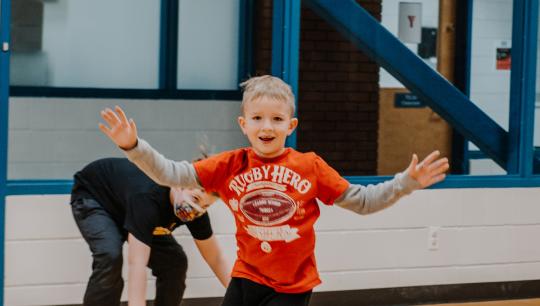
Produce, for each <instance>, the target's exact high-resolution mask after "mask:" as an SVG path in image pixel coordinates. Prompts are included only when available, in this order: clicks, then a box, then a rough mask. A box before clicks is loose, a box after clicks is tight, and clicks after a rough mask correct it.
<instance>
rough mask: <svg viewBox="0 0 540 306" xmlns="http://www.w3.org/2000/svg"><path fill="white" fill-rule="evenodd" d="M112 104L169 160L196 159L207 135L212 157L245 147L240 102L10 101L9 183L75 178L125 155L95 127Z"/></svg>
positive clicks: (23, 99)
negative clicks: (102, 159)
mask: <svg viewBox="0 0 540 306" xmlns="http://www.w3.org/2000/svg"><path fill="white" fill-rule="evenodd" d="M114 105H120V106H122V107H123V108H124V109H125V110H126V112H127V115H128V116H131V117H132V118H134V119H135V121H136V123H137V127H138V129H139V135H140V136H141V137H142V138H144V139H147V140H148V141H149V142H150V143H151V144H152V145H153V146H154V147H156V148H157V149H158V150H159V151H161V152H162V153H163V154H165V155H166V156H168V157H169V158H173V159H180V160H182V159H188V160H190V159H192V158H194V157H197V155H198V147H199V144H200V143H201V141H202V140H204V139H205V137H206V138H207V140H208V143H209V145H210V148H211V149H213V153H217V152H221V151H223V150H228V149H232V148H237V147H240V146H245V145H246V144H247V140H246V139H245V137H244V136H243V135H242V133H241V131H240V128H239V127H238V124H237V123H236V118H237V116H238V114H239V110H240V102H239V101H213V100H202V101H200V100H129V101H128V100H120V99H62V98H11V99H10V105H9V107H10V110H9V120H10V121H9V146H8V179H71V178H72V175H73V174H74V173H75V171H77V170H79V169H81V168H82V167H83V166H84V165H85V164H87V163H88V162H90V161H92V160H95V159H97V158H100V157H110V156H121V155H122V153H121V152H120V150H118V149H117V148H116V147H115V146H114V144H113V143H112V142H110V141H109V139H108V138H107V137H106V136H105V135H103V134H102V133H101V131H99V129H98V127H97V124H98V122H99V121H100V119H101V118H100V116H99V112H100V110H102V109H104V108H105V107H114Z"/></svg>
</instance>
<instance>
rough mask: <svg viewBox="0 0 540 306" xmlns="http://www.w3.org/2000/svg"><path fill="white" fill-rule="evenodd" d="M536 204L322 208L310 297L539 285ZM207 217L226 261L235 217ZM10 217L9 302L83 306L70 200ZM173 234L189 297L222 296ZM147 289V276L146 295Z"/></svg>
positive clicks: (479, 194)
mask: <svg viewBox="0 0 540 306" xmlns="http://www.w3.org/2000/svg"><path fill="white" fill-rule="evenodd" d="M538 198H540V188H530V189H519V188H510V189H502V188H501V189H445V190H425V191H419V192H416V193H415V194H413V195H412V196H409V197H407V198H405V199H403V200H401V202H399V203H398V204H397V205H396V206H394V207H392V208H390V209H387V210H385V211H383V212H380V213H377V214H374V215H370V216H359V215H355V214H353V213H350V212H348V211H346V210H342V209H340V208H338V207H322V212H321V218H320V220H319V221H318V223H317V224H316V229H317V232H318V233H317V248H316V254H317V260H318V266H319V270H320V272H321V277H322V280H323V284H322V285H321V286H319V287H317V288H316V290H317V291H330V290H353V289H367V288H387V287H399V286H421V285H434V284H456V283H473V282H496V281H517V280H531V279H538V278H539V277H540V244H538V243H536V240H535V238H534V237H538V236H539V235H540V205H538ZM516 199H519V201H516ZM210 215H211V218H212V224H213V227H214V230H215V233H216V234H217V237H218V239H219V241H220V243H221V245H222V246H223V248H224V250H225V252H226V256H227V258H228V259H229V260H231V261H232V260H233V259H234V258H235V250H236V248H235V244H234V237H233V232H234V222H233V220H232V216H231V214H230V213H229V212H228V211H227V209H226V207H225V205H224V204H222V203H218V204H217V205H215V206H214V207H212V208H211V210H210ZM6 220H7V224H6V271H5V273H6V278H5V286H6V287H5V304H6V305H54V304H78V303H81V300H82V296H83V292H84V288H85V283H86V281H87V278H88V276H89V273H90V263H91V259H90V252H89V251H88V249H87V246H86V244H85V243H84V241H83V240H82V239H81V237H80V234H79V233H78V231H77V229H76V226H75V223H74V222H73V220H72V217H71V211H70V208H69V204H68V196H65V195H60V196H54V195H49V196H10V197H8V198H7V209H6ZM430 227H439V228H440V229H439V241H438V242H439V248H438V250H434V251H430V250H429V249H428V232H429V228H430ZM177 232H178V233H176V237H177V238H178V240H179V241H180V243H181V244H182V245H183V246H184V247H185V249H186V252H187V253H188V256H189V259H190V268H189V273H188V288H187V291H186V297H213V296H222V295H223V294H224V289H223V288H221V286H220V285H219V283H218V281H217V279H216V278H215V277H214V276H213V275H212V273H211V271H210V270H209V269H208V268H207V267H206V265H205V263H204V262H203V261H202V259H201V258H200V256H199V255H198V253H197V251H196V250H195V246H194V244H193V243H192V240H191V238H190V237H189V234H188V233H187V231H186V230H185V229H182V230H179V231H177ZM153 290H154V286H153V282H152V279H151V278H149V288H148V296H149V297H152V296H153ZM124 297H125V295H124Z"/></svg>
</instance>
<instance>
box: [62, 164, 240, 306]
mask: <svg viewBox="0 0 540 306" xmlns="http://www.w3.org/2000/svg"><path fill="white" fill-rule="evenodd" d="M215 200H216V198H215V197H214V196H212V195H211V194H208V193H205V192H203V191H202V190H200V189H180V188H168V187H163V186H159V185H157V184H156V183H154V182H153V181H152V180H151V179H150V178H148V177H147V176H146V175H145V174H144V173H143V172H142V171H140V170H139V169H138V168H137V167H136V166H135V165H134V164H133V163H131V162H129V161H128V160H127V159H125V158H104V159H99V160H96V161H94V162H91V163H90V164H88V165H87V166H85V167H84V168H83V169H82V170H81V171H78V172H77V173H76V174H75V176H74V185H73V190H72V193H71V208H72V211H73V217H74V218H75V222H76V223H77V226H78V227H79V229H80V231H81V234H82V236H83V237H84V239H85V241H86V242H87V243H88V246H89V247H90V250H91V252H92V257H93V263H92V275H91V277H90V279H89V281H88V286H87V288H86V293H85V295H84V305H86V306H91V305H95V306H98V305H99V306H102V305H110V306H114V305H120V296H121V294H122V288H123V284H124V282H123V280H122V262H123V260H122V245H123V244H124V242H125V241H126V240H128V242H129V243H128V263H129V269H128V301H129V305H130V306H137V305H146V283H147V276H146V267H147V266H148V267H150V268H151V269H152V274H153V275H154V276H156V297H155V300H154V305H156V306H178V305H179V304H180V302H181V300H182V296H183V294H184V289H185V288H186V284H185V280H186V272H187V267H188V259H187V256H186V254H185V253H184V250H183V249H182V247H181V246H180V245H179V244H178V242H177V241H176V240H175V239H174V237H173V236H172V234H171V232H172V231H173V230H174V229H175V228H177V227H179V226H181V225H186V226H187V228H188V229H189V231H190V233H191V235H192V236H193V239H194V241H195V244H196V245H197V248H198V249H199V251H200V253H201V255H202V256H203V258H204V259H205V261H206V262H207V264H208V265H209V266H210V268H212V270H213V271H214V273H215V274H216V276H217V277H218V279H219V280H220V281H221V283H222V284H223V285H224V286H225V287H227V285H228V283H229V281H230V266H229V264H228V262H227V261H226V260H225V258H224V257H223V255H222V253H221V251H220V248H219V244H218V242H217V240H216V239H215V237H214V235H213V233H212V227H211V226H210V219H209V218H208V214H207V213H205V211H206V208H207V207H208V206H210V205H211V204H212V203H213V202H214V201H215Z"/></svg>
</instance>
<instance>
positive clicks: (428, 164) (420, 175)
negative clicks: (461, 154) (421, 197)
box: [406, 151, 450, 188]
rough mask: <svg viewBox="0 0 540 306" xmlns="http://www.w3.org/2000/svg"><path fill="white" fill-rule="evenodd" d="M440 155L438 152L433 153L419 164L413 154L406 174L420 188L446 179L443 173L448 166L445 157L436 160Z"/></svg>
mask: <svg viewBox="0 0 540 306" xmlns="http://www.w3.org/2000/svg"><path fill="white" fill-rule="evenodd" d="M440 154H441V153H440V152H439V151H433V152H431V154H429V155H428V156H427V157H426V158H424V160H423V161H421V162H420V163H418V156H416V154H413V157H412V160H411V163H410V164H409V167H408V168H407V170H406V172H407V173H408V174H409V176H410V177H411V178H412V179H414V180H416V181H417V182H418V183H419V184H420V186H421V188H426V187H429V186H431V185H433V184H435V183H438V182H440V181H442V180H444V178H445V177H446V175H445V174H444V172H446V170H448V168H449V167H450V165H449V164H448V158H446V157H444V158H439V159H437V158H438V157H439V155H440Z"/></svg>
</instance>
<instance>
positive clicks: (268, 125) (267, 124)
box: [262, 120, 274, 130]
mask: <svg viewBox="0 0 540 306" xmlns="http://www.w3.org/2000/svg"><path fill="white" fill-rule="evenodd" d="M262 128H263V130H272V129H273V128H274V126H273V125H272V122H271V121H270V120H264V121H263V126H262Z"/></svg>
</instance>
